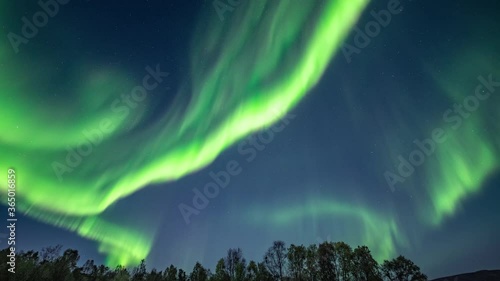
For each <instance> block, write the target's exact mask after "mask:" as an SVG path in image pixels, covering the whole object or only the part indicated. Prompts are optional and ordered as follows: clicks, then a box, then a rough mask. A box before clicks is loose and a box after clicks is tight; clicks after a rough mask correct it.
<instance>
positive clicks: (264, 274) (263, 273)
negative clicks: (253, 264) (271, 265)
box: [255, 262, 274, 281]
mask: <svg viewBox="0 0 500 281" xmlns="http://www.w3.org/2000/svg"><path fill="white" fill-rule="evenodd" d="M257 268H258V273H257V277H256V278H255V279H256V280H257V281H274V278H273V275H272V274H271V273H270V272H269V271H268V270H267V266H266V265H265V264H264V263H263V262H260V263H258V264H257Z"/></svg>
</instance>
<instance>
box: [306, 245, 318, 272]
mask: <svg viewBox="0 0 500 281" xmlns="http://www.w3.org/2000/svg"><path fill="white" fill-rule="evenodd" d="M305 263H306V269H305V272H306V279H307V280H310V281H317V280H319V263H318V246H316V244H312V245H310V246H309V247H307V251H306V262H305Z"/></svg>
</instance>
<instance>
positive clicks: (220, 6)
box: [212, 0, 243, 21]
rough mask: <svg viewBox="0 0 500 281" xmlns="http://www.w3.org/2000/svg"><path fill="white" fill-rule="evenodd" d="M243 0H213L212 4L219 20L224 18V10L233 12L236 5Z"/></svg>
mask: <svg viewBox="0 0 500 281" xmlns="http://www.w3.org/2000/svg"><path fill="white" fill-rule="evenodd" d="M241 2H243V0H214V1H213V2H212V6H213V7H214V9H215V12H217V15H218V16H219V19H220V21H224V20H225V19H226V18H225V17H224V14H225V13H226V12H231V13H232V12H233V11H234V9H235V8H236V7H238V6H239V5H240V4H241Z"/></svg>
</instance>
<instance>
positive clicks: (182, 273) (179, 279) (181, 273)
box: [177, 269, 187, 281]
mask: <svg viewBox="0 0 500 281" xmlns="http://www.w3.org/2000/svg"><path fill="white" fill-rule="evenodd" d="M177 281H187V276H186V272H185V271H184V270H182V269H179V274H178V275H177Z"/></svg>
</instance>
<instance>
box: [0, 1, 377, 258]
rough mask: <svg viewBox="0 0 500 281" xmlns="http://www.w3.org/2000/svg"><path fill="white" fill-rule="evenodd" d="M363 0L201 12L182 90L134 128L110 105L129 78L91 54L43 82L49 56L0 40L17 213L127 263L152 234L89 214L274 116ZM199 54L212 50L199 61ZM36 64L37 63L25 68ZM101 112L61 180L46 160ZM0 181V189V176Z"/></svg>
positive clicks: (1, 141) (184, 171)
mask: <svg viewBox="0 0 500 281" xmlns="http://www.w3.org/2000/svg"><path fill="white" fill-rule="evenodd" d="M367 2H368V1H367V0H342V1H340V0H337V1H333V0H332V1H326V2H325V1H307V4H306V3H300V4H297V3H298V2H296V1H247V2H245V4H242V5H240V6H239V7H238V9H237V11H236V12H235V13H234V14H233V15H232V20H231V21H226V22H224V23H221V22H220V21H219V19H218V17H217V14H216V13H214V12H212V13H211V14H210V16H209V18H208V19H207V21H206V22H202V23H201V24H200V30H199V31H198V34H197V35H195V39H194V44H193V46H194V48H193V50H192V54H193V55H192V75H191V80H192V85H191V88H190V89H191V90H189V91H187V90H182V91H181V92H179V94H178V97H179V98H178V100H177V101H176V102H175V103H174V105H173V107H172V108H171V110H170V111H169V112H168V113H166V114H165V116H164V118H163V119H161V120H159V121H158V122H157V123H156V125H153V126H144V127H145V128H144V129H142V131H141V132H140V133H137V134H127V129H128V128H126V127H125V126H126V125H129V124H130V123H131V122H132V120H136V119H139V120H140V117H141V116H142V114H143V111H142V110H143V109H140V108H138V109H135V110H131V114H130V115H128V116H125V117H123V116H117V115H116V113H115V112H113V111H111V110H110V104H111V103H112V101H113V100H114V99H115V98H118V96H117V93H120V92H128V91H130V89H132V87H133V86H134V85H137V84H138V83H132V82H129V81H128V80H127V79H126V75H124V74H122V73H119V72H118V71H115V70H114V69H99V70H93V68H92V64H90V66H89V69H88V70H87V71H84V73H85V75H83V76H82V75H80V73H78V72H71V71H70V72H69V73H65V75H64V79H66V78H69V80H76V81H78V82H77V83H73V84H72V85H71V86H66V87H64V85H61V87H62V89H59V88H58V87H56V88H54V86H53V85H52V84H51V83H50V81H54V79H55V78H60V77H59V76H60V75H61V74H60V73H58V72H57V71H55V69H56V66H55V65H53V64H52V63H50V62H49V61H50V59H46V58H45V57H43V56H44V55H43V54H42V55H39V57H36V56H37V54H30V55H32V56H33V58H30V60H29V61H28V60H26V61H24V60H23V58H22V55H18V56H12V52H11V50H10V47H9V46H6V45H1V46H0V60H1V61H2V62H5V66H2V68H1V69H0V77H1V78H0V79H1V80H0V100H2V102H4V104H5V106H4V110H2V113H1V114H2V116H1V117H2V118H1V119H0V120H1V121H0V130H1V131H2V132H3V134H2V136H0V153H1V155H2V160H3V161H2V162H0V170H3V171H6V170H7V168H9V167H14V168H15V169H16V170H17V171H18V174H19V178H18V194H17V196H18V201H19V202H23V203H22V204H21V205H20V208H21V211H23V212H25V213H26V214H28V215H31V216H33V217H35V218H37V219H39V220H42V221H45V222H48V223H50V224H53V225H56V226H59V227H62V228H66V229H69V230H72V231H75V232H77V233H78V234H79V235H81V236H83V237H86V238H89V239H93V240H96V241H98V242H99V243H100V247H99V249H100V251H102V252H105V253H107V254H108V263H109V264H116V263H122V264H124V265H129V264H134V263H137V262H138V261H139V260H140V259H141V258H143V257H145V256H146V255H147V253H148V252H149V250H150V247H151V240H152V237H151V235H149V236H148V235H144V234H140V233H136V232H134V231H132V230H131V229H130V228H128V227H127V228H125V227H119V226H117V225H115V224H112V223H108V222H106V221H105V220H103V219H102V218H101V217H100V216H101V214H102V213H103V212H104V211H105V210H106V208H108V207H109V206H110V205H111V204H113V203H114V202H116V201H117V200H119V199H121V198H123V197H126V196H128V195H130V194H132V193H133V192H135V191H137V190H139V189H141V188H144V187H145V186H147V185H148V184H152V183H159V182H165V181H171V180H175V179H178V178H181V177H183V176H186V175H188V174H189V173H192V172H194V171H196V170H198V169H201V168H203V167H205V166H206V165H208V164H210V163H211V162H212V161H213V160H214V159H215V158H216V157H217V156H218V155H219V154H220V153H221V152H222V151H223V150H225V149H227V148H228V147H230V146H231V145H232V144H234V143H235V142H236V141H237V140H239V139H241V138H243V137H244V136H246V135H248V134H250V133H252V132H254V131H256V130H259V129H260V128H262V127H264V126H267V125H271V124H272V123H273V122H275V121H276V120H278V119H279V118H280V117H282V115H283V114H284V113H285V112H287V111H288V110H290V109H291V108H292V107H293V106H295V105H296V104H297V103H298V102H299V101H300V100H301V99H302V98H303V97H304V95H305V94H306V93H307V92H308V91H309V90H310V89H311V88H312V87H313V86H314V85H315V84H316V83H317V82H318V80H319V79H320V77H321V75H322V73H323V72H324V71H325V68H326V67H327V65H328V63H329V62H330V59H331V58H332V56H333V55H334V53H335V51H336V50H337V49H338V48H339V46H340V44H341V43H342V40H343V39H344V38H345V37H346V35H347V34H348V33H349V30H350V28H351V27H352V25H353V24H354V23H355V21H356V20H357V18H358V16H359V14H360V13H361V11H362V10H363V8H364V7H365V5H366V4H367ZM264 11H267V12H264ZM4 12H6V11H4ZM45 31H46V32H48V31H47V30H45ZM228 31H230V32H228ZM33 40H36V38H35V39H33ZM210 58H216V59H215V60H213V61H211V63H210V64H209V63H208V62H206V61H205V60H208V59H210ZM204 61H205V62H204ZM87 63H88V62H82V63H78V62H76V63H75V65H74V67H76V68H77V69H79V68H81V67H82V66H81V65H80V64H87ZM40 65H43V66H44V71H43V72H42V71H36V69H40V67H39V66H40ZM59 80H60V79H59ZM58 86H59V85H58ZM187 101H189V102H187ZM184 105H185V107H186V108H185V110H184ZM277 113H278V114H277ZM103 119H108V120H110V122H111V124H112V125H113V127H114V129H113V130H112V131H111V132H110V133H109V134H108V135H104V136H103V140H102V142H101V143H100V144H98V145H96V146H94V147H93V152H92V153H91V154H90V155H88V156H85V157H83V159H82V161H81V163H80V164H78V165H77V167H74V170H73V171H71V172H68V173H66V174H64V180H63V181H62V182H61V181H60V180H59V179H58V177H57V176H56V175H55V172H54V170H53V167H52V164H53V163H54V161H57V162H62V163H63V164H64V161H65V160H64V159H65V158H66V156H67V154H68V152H67V151H66V148H67V147H69V148H75V147H76V146H78V145H79V144H80V143H81V142H84V141H86V138H85V137H84V136H83V134H82V131H83V130H85V129H87V130H91V129H96V128H98V127H99V123H100V122H101V121H102V120H103ZM140 125H145V124H142V123H141V122H139V123H137V126H138V127H139V126H140ZM0 187H1V188H2V189H1V190H2V191H1V192H2V193H5V191H6V186H5V182H1V183H0ZM150 232H151V231H150ZM141 237H146V238H141ZM130 245H136V246H132V247H131V246H130Z"/></svg>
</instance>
